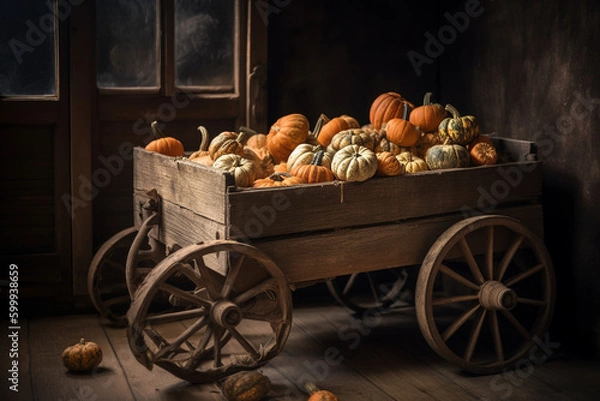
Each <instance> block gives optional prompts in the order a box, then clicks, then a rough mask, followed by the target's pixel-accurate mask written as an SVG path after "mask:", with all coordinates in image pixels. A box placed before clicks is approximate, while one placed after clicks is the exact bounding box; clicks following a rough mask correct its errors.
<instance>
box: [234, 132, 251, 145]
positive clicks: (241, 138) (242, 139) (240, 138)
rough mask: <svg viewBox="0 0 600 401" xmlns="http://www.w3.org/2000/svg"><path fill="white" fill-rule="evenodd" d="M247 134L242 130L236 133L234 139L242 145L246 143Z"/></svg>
mask: <svg viewBox="0 0 600 401" xmlns="http://www.w3.org/2000/svg"><path fill="white" fill-rule="evenodd" d="M248 137H249V135H248V134H247V133H246V132H244V131H242V132H240V133H239V134H238V136H237V139H236V141H238V142H239V143H241V144H242V145H245V144H246V141H247V140H248Z"/></svg>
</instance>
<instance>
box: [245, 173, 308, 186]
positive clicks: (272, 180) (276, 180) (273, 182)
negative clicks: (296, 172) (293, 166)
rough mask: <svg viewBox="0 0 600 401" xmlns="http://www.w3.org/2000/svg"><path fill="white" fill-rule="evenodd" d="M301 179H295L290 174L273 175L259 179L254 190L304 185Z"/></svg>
mask: <svg viewBox="0 0 600 401" xmlns="http://www.w3.org/2000/svg"><path fill="white" fill-rule="evenodd" d="M304 183H305V181H304V179H303V178H301V177H295V176H293V175H291V174H290V173H273V174H271V175H270V176H268V177H266V178H259V179H257V180H256V181H254V183H253V184H252V187H253V188H262V187H289V186H292V185H298V184H304Z"/></svg>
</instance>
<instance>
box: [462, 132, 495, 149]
mask: <svg viewBox="0 0 600 401" xmlns="http://www.w3.org/2000/svg"><path fill="white" fill-rule="evenodd" d="M481 142H485V143H487V144H488V145H492V146H494V143H493V142H492V138H490V137H489V136H488V135H484V134H479V135H477V138H475V139H473V140H472V141H471V142H469V144H468V145H467V149H471V148H472V147H473V146H475V145H477V144H478V143H481Z"/></svg>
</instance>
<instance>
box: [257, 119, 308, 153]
mask: <svg viewBox="0 0 600 401" xmlns="http://www.w3.org/2000/svg"><path fill="white" fill-rule="evenodd" d="M309 126H310V125H309V123H308V119H307V118H306V117H305V116H304V115H302V114H299V113H294V114H288V115H285V116H283V117H281V118H279V119H278V120H277V121H276V122H275V123H274V124H273V125H272V126H271V129H270V130H269V133H268V134H267V149H269V153H271V156H273V160H275V162H276V163H279V162H281V161H284V160H287V158H288V157H289V155H290V153H292V151H293V150H294V149H295V148H296V146H298V145H300V144H301V143H302V142H304V141H306V138H307V137H308V129H309Z"/></svg>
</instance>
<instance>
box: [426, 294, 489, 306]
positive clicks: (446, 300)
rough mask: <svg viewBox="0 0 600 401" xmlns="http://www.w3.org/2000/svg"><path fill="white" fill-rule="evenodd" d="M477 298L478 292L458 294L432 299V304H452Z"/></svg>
mask: <svg viewBox="0 0 600 401" xmlns="http://www.w3.org/2000/svg"><path fill="white" fill-rule="evenodd" d="M477 299H479V295H477V294H475V295H456V296H452V297H444V298H436V299H434V300H432V302H431V304H432V305H433V306H440V305H450V304H456V303H460V302H468V301H476V300H477Z"/></svg>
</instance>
